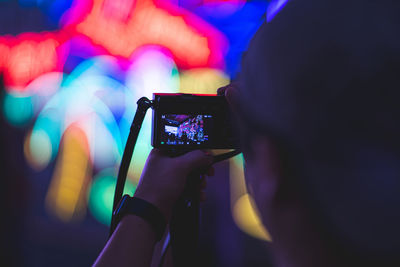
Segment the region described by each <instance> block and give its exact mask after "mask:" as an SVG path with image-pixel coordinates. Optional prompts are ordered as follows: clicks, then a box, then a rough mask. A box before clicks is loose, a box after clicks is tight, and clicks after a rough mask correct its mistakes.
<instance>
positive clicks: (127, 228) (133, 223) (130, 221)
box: [94, 215, 157, 267]
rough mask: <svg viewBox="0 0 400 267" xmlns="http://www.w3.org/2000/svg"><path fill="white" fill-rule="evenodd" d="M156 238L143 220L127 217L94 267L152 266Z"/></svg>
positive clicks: (131, 216) (132, 216)
mask: <svg viewBox="0 0 400 267" xmlns="http://www.w3.org/2000/svg"><path fill="white" fill-rule="evenodd" d="M156 242H157V241H156V237H155V233H154V231H153V229H152V228H151V226H150V225H149V224H148V223H147V222H146V221H145V220H143V219H142V218H140V217H137V216H134V215H127V216H125V217H124V218H123V219H122V220H121V222H120V223H119V224H118V226H117V228H116V230H115V231H114V233H113V235H112V236H111V238H110V240H109V241H108V242H107V244H106V246H105V247H104V249H103V250H102V252H101V253H100V255H99V257H98V258H97V260H96V262H95V263H94V266H121V267H123V266H138V267H139V266H140V267H141V266H150V263H151V258H152V255H153V250H154V246H155V244H156Z"/></svg>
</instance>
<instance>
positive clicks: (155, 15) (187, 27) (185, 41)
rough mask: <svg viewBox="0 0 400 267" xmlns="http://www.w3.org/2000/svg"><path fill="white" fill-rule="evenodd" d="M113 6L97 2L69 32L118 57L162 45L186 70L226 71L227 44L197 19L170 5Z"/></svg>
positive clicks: (106, 0)
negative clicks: (150, 46) (138, 49)
mask: <svg viewBox="0 0 400 267" xmlns="http://www.w3.org/2000/svg"><path fill="white" fill-rule="evenodd" d="M111 2H112V0H93V5H92V8H91V10H90V12H89V14H88V15H87V16H83V17H82V19H81V20H80V22H78V23H76V24H73V25H69V27H68V28H69V29H70V30H72V31H74V32H77V33H80V34H83V35H86V36H88V37H89V38H90V39H91V41H92V43H93V44H95V45H98V46H101V47H103V48H105V49H106V50H107V51H108V52H109V53H110V54H112V55H114V56H121V57H124V58H129V57H130V56H131V55H132V53H133V52H134V51H135V50H136V49H137V48H139V47H141V46H144V45H159V46H162V47H165V48H167V49H168V50H170V51H171V53H172V55H173V56H174V59H175V61H176V63H177V65H178V66H180V67H182V68H189V67H209V66H212V67H220V68H221V67H223V56H224V53H225V51H226V48H227V41H226V40H225V38H224V37H223V35H222V34H220V33H219V32H218V31H217V30H215V29H214V28H213V27H212V26H211V25H209V24H207V23H205V22H204V21H202V20H201V19H199V18H197V17H196V16H194V15H192V14H190V13H189V12H187V11H185V10H183V9H181V8H179V7H177V6H175V5H172V4H170V3H168V2H160V3H157V4H155V3H154V2H153V1H152V0H137V1H133V0H125V1H122V2H121V3H120V4H119V5H115V4H111ZM70 17H71V18H74V20H75V21H79V20H78V19H76V16H73V15H70Z"/></svg>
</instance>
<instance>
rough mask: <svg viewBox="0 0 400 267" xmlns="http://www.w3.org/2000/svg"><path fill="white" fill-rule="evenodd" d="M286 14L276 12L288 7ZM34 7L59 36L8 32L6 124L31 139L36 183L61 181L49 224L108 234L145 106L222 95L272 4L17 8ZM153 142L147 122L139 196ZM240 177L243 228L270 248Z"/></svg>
mask: <svg viewBox="0 0 400 267" xmlns="http://www.w3.org/2000/svg"><path fill="white" fill-rule="evenodd" d="M8 2H9V1H2V3H4V4H8ZM276 2H277V3H275V5H274V6H273V5H271V7H270V9H269V10H270V11H269V12H271V13H273V12H277V10H278V9H279V8H281V6H282V5H283V4H284V3H283V1H276ZM2 3H0V4H2ZM32 7H34V8H37V9H40V10H41V12H42V14H43V15H44V17H45V18H46V21H47V22H46V23H48V25H50V26H49V28H50V29H51V30H48V29H43V31H41V32H40V31H39V32H25V31H22V32H21V31H20V33H19V34H14V35H11V34H7V33H15V30H14V29H13V28H12V27H13V25H12V24H10V26H9V28H10V29H9V31H7V29H3V32H4V34H3V35H1V36H0V74H2V75H3V77H4V83H5V89H6V90H5V92H4V93H3V95H2V100H1V101H2V102H1V103H2V109H1V112H2V113H3V115H4V117H5V119H6V120H7V122H8V123H9V124H10V125H12V126H13V127H18V128H19V129H24V130H25V133H26V134H25V139H24V146H23V150H24V151H23V152H22V151H21V153H23V154H24V155H25V159H26V161H27V162H28V164H29V165H30V166H31V167H32V169H33V171H34V172H50V173H51V180H50V182H49V184H48V186H47V193H46V199H45V203H43V205H44V206H45V208H46V211H47V213H48V215H50V216H51V217H52V218H55V219H56V220H59V221H60V222H61V223H65V224H69V223H77V222H81V221H83V220H84V219H85V218H86V217H87V216H88V214H91V215H92V216H93V217H94V218H95V219H96V220H98V222H100V223H102V224H105V225H107V224H108V223H109V220H110V216H111V205H112V204H111V203H112V195H113V191H114V188H115V179H116V178H115V177H116V173H117V171H118V166H119V163H120V160H121V157H122V152H123V149H124V145H125V142H126V139H127V135H128V133H129V128H130V124H131V122H132V119H133V116H134V113H135V110H136V101H137V100H138V99H139V98H140V97H142V96H147V97H149V98H151V97H152V93H153V92H168V93H176V92H184V93H207V94H209V93H216V90H217V88H218V87H220V86H223V85H226V84H228V83H229V81H230V80H231V79H233V78H234V77H235V76H236V74H237V73H238V71H239V62H240V58H241V54H242V52H243V51H244V50H245V49H246V47H247V44H248V42H249V40H250V38H251V37H252V36H253V34H254V33H255V31H256V30H257V29H258V27H259V26H260V25H261V23H262V22H263V21H264V20H265V18H266V12H267V7H268V2H267V1H245V0H196V1H193V0H180V1H174V0H171V1H162V0H158V1H156V0H136V1H135V0H62V1H51V0H45V1H34V0H29V1H27V0H24V1H23V0H19V2H18V8H20V9H24V8H32ZM4 12H6V11H4ZM150 132H151V116H150V115H148V116H147V117H146V119H145V121H144V125H143V127H142V130H141V133H140V136H139V139H138V143H137V146H136V150H135V152H134V156H133V158H134V162H133V164H131V166H130V170H129V173H128V181H127V184H126V190H127V192H129V193H131V194H132V193H133V192H134V190H135V186H136V184H137V183H138V180H139V177H140V173H141V171H142V169H143V166H144V163H145V160H146V158H147V155H148V154H149V152H150V150H151V145H150ZM230 165H231V168H230V173H231V211H232V217H233V219H234V220H235V222H236V223H237V226H238V227H239V228H241V229H242V230H243V231H244V232H245V233H248V234H250V235H252V236H254V237H257V238H260V239H262V240H270V237H269V235H268V233H267V231H266V230H265V229H264V228H262V226H261V224H260V221H259V219H258V217H257V213H256V211H255V210H254V209H253V206H252V204H251V202H252V200H251V197H249V195H248V194H247V192H246V189H245V185H244V180H243V166H242V165H243V162H242V159H241V158H240V157H239V158H236V159H234V160H231V161H230ZM33 182H35V181H33ZM88 210H89V212H88Z"/></svg>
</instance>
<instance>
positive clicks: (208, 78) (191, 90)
mask: <svg viewBox="0 0 400 267" xmlns="http://www.w3.org/2000/svg"><path fill="white" fill-rule="evenodd" d="M228 83H229V77H228V76H227V75H226V74H225V73H224V72H222V71H220V70H216V69H208V68H199V69H191V70H187V71H184V72H182V73H181V74H180V88H179V92H181V93H188V94H215V93H217V89H218V88H219V87H222V86H225V85H227V84H228Z"/></svg>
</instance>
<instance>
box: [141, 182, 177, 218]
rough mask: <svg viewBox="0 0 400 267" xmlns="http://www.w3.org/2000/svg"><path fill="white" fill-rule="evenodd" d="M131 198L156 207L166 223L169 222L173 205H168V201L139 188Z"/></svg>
mask: <svg viewBox="0 0 400 267" xmlns="http://www.w3.org/2000/svg"><path fill="white" fill-rule="evenodd" d="M133 196H134V197H137V198H141V199H143V200H146V201H147V202H149V203H151V204H153V205H154V206H156V207H157V208H158V209H159V210H160V212H161V213H162V214H163V215H164V217H165V219H166V220H167V222H168V221H169V218H170V216H171V212H172V205H173V204H170V203H169V201H167V200H165V199H163V198H161V197H160V196H159V195H158V194H154V193H149V192H146V191H144V190H141V188H139V187H138V188H137V189H136V191H135V194H134V195H133Z"/></svg>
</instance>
